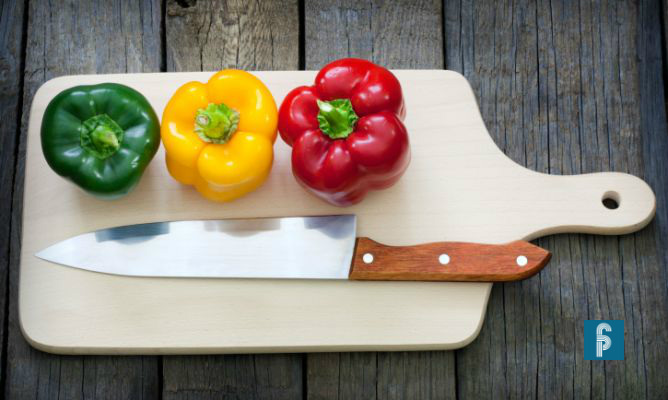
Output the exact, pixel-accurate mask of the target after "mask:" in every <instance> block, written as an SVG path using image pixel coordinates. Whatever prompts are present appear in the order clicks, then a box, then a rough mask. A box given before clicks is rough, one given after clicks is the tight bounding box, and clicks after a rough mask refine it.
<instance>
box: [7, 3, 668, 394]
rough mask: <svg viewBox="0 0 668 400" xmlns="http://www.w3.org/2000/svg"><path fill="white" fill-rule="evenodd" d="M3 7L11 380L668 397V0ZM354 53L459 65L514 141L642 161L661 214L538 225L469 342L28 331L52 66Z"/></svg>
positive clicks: (37, 387)
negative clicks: (83, 351) (617, 351)
mask: <svg viewBox="0 0 668 400" xmlns="http://www.w3.org/2000/svg"><path fill="white" fill-rule="evenodd" d="M1 7H2V9H1V11H0V87H1V88H2V90H1V91H0V113H1V114H0V119H1V120H2V121H3V123H2V125H0V132H1V137H0V141H1V142H0V143H1V147H0V153H1V154H0V157H1V158H0V188H1V189H0V268H2V272H1V273H0V288H1V289H0V290H1V291H2V292H1V294H0V318H1V320H2V324H0V339H1V340H2V347H1V348H0V355H1V357H0V359H1V364H0V367H1V374H0V385H3V387H4V393H5V394H6V397H7V398H26V399H33V398H56V397H58V398H66V399H74V398H93V397H96V398H97V397H100V398H107V397H109V398H132V399H135V398H162V397H164V398H170V399H171V398H235V399H236V398H239V399H245V398H272V399H273V398H276V399H297V398H309V399H329V398H341V399H375V398H379V399H388V398H389V399H441V398H455V397H460V398H474V399H476V398H505V397H512V398H527V397H531V398H535V397H537V398H548V399H550V398H587V397H596V398H603V397H605V398H613V397H614V398H645V397H647V398H666V397H668V379H666V378H665V376H666V373H665V368H664V366H665V364H666V362H667V361H668V286H667V282H668V279H667V278H668V268H667V266H668V252H667V251H666V242H667V239H668V236H667V235H666V232H667V230H668V207H667V204H666V203H667V201H666V193H667V189H668V173H667V171H668V134H667V133H668V131H667V129H666V103H665V97H664V91H665V85H664V84H665V82H664V79H665V78H666V72H667V71H668V65H667V64H666V54H667V49H666V48H665V43H666V40H665V34H664V32H663V31H662V26H665V23H664V22H665V20H666V18H667V17H668V4H666V2H665V1H663V4H662V2H660V1H659V0H639V1H624V0H622V1H616V2H609V3H608V2H607V1H591V2H590V1H581V2H579V3H578V2H569V1H564V2H562V1H557V0H553V1H544V0H539V1H537V2H535V1H531V0H517V1H506V0H504V1H491V0H490V1H474V0H459V1H448V0H446V1H445V2H444V3H441V2H439V1H429V0H425V1H360V2H355V1H345V0H343V1H342V0H328V1H324V0H323V1H308V0H307V1H299V2H298V1H290V0H281V1H258V2H246V1H241V0H239V1H227V2H226V1H222V2H209V1H205V0H199V1H195V0H178V1H173V0H167V1H166V2H165V1H162V0H153V1H146V2H143V3H139V2H134V1H129V0H127V1H126V0H122V1H114V2H111V1H97V2H95V3H94V4H89V2H87V1H81V2H77V1H67V2H60V1H53V0H52V1H46V0H31V1H27V0H26V1H25V3H24V2H23V1H11V0H5V1H3V2H2V5H1ZM344 56H358V57H364V58H367V59H371V60H373V61H376V62H379V63H381V64H384V65H386V66H389V67H392V68H448V69H452V70H456V71H459V72H461V73H463V74H464V75H465V76H466V77H467V78H468V79H469V81H470V82H471V84H472V85H473V87H474V90H475V93H476V95H477V98H478V102H479V103H480V108H481V110H482V114H483V117H484V119H485V122H486V124H487V126H488V128H489V131H490V133H491V134H492V136H493V137H494V140H495V141H496V143H497V144H498V145H499V147H500V148H501V149H502V150H503V151H505V152H506V154H507V155H508V156H509V157H511V158H512V159H514V160H515V161H517V162H519V163H521V164H524V165H526V166H527V167H529V168H532V169H535V170H538V171H541V172H549V173H553V174H572V173H583V172H592V171H607V170H613V171H623V172H629V173H632V174H635V175H638V176H640V177H642V178H644V179H645V180H646V181H647V182H649V183H650V185H651V186H652V187H653V188H654V190H655V192H656V195H657V200H658V206H657V216H656V220H655V221H654V222H653V223H652V224H651V225H650V226H648V227H647V228H645V229H643V230H642V231H640V232H638V233H636V234H634V235H628V236H622V237H597V236H588V235H559V236H553V237H547V238H544V239H541V240H539V241H538V244H539V245H541V246H543V247H545V248H548V249H550V250H551V251H552V252H553V253H554V257H553V260H552V262H551V264H550V266H549V268H546V269H545V270H543V271H542V272H541V273H540V275H538V276H536V277H533V278H531V279H528V280H526V281H523V282H518V283H508V284H503V285H495V286H494V289H493V292H492V296H491V299H490V303H489V308H488V311H487V316H486V319H485V323H484V326H483V329H482V332H481V333H480V336H479V337H478V339H477V340H476V341H475V342H474V343H472V344H471V345H469V346H468V347H466V348H464V349H462V350H458V351H450V352H401V353H340V354H339V353H334V354H286V355H283V354H278V355H239V356H178V357H177V356H165V357H108V356H104V357H96V356H86V357H79V356H55V355H50V354H46V353H42V352H39V351H36V350H34V349H32V348H31V347H30V346H29V345H28V344H27V343H26V342H25V340H24V339H23V337H22V335H21V332H20V328H19V321H18V314H17V288H18V285H17V282H18V264H19V260H18V257H19V248H20V246H21V242H20V237H21V208H22V199H23V189H22V188H23V168H24V154H25V140H24V135H25V132H26V125H27V120H28V115H29V109H30V104H31V101H32V98H33V95H34V93H35V91H36V90H37V88H38V87H39V86H40V85H41V84H42V83H43V82H45V81H46V80H48V79H50V78H53V77H56V76H60V75H67V74H80V73H89V74H93V73H110V72H149V71H151V72H152V71H198V70H207V71H213V70H218V69H221V68H226V67H239V68H244V69H251V70H252V69H270V70H271V69H277V70H294V69H318V68H319V67H321V66H322V65H324V64H325V63H326V62H328V61H329V60H332V59H336V58H339V57H344ZM546 211H549V210H546ZM584 319H623V320H624V321H625V329H626V332H625V344H626V348H625V357H626V360H625V361H606V362H590V361H584V359H583V334H582V329H583V328H582V326H583V325H582V321H583V320H584ZM662 371H663V372H662Z"/></svg>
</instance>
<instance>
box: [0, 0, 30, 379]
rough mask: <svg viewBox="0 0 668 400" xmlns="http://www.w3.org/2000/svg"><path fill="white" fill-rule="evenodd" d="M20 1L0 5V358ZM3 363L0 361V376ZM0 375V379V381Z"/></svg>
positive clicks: (18, 106) (18, 91) (17, 92)
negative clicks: (0, 122)
mask: <svg viewBox="0 0 668 400" xmlns="http://www.w3.org/2000/svg"><path fill="white" fill-rule="evenodd" d="M24 16H25V15H24V9H23V3H22V2H3V3H2V5H0V120H1V121H3V123H2V124H1V125H0V321H2V323H1V325H0V343H2V344H3V345H0V360H4V356H5V351H6V348H5V346H4V343H5V338H6V336H7V332H6V330H5V327H6V325H5V321H6V320H7V317H8V316H7V312H6V311H7V296H8V291H9V287H8V282H9V248H10V237H11V214H12V191H13V186H14V172H15V170H16V167H15V162H16V150H17V146H18V139H17V133H18V127H19V118H20V115H21V114H20V112H21V76H22V73H23V71H22V64H21V62H22V48H23V45H24V40H25V38H24V34H23V25H24V24H23V22H24ZM4 376H5V364H4V363H2V364H0V377H3V378H4ZM2 384H4V379H0V385H2Z"/></svg>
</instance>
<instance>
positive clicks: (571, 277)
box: [446, 1, 668, 399]
mask: <svg viewBox="0 0 668 400" xmlns="http://www.w3.org/2000/svg"><path fill="white" fill-rule="evenodd" d="M659 16H660V8H659V4H658V2H656V1H644V2H632V1H622V2H580V3H570V2H559V1H538V2H532V1H519V2H506V1H503V2H493V1H460V2H446V54H447V59H446V65H447V67H448V68H451V69H455V70H457V71H460V72H462V73H463V74H464V75H466V76H467V77H468V78H469V79H470V80H471V83H472V85H473V87H474V88H475V91H476V97H477V98H478V101H479V103H480V106H481V110H482V114H483V117H484V119H485V122H486V125H487V126H488V128H489V130H490V133H491V134H492V136H493V137H494V139H495V141H496V143H497V144H498V145H499V146H500V147H501V148H502V149H503V150H504V151H505V152H506V154H508V155H509V156H510V157H511V158H513V159H514V160H515V161H517V162H519V163H522V164H524V165H526V166H528V167H530V168H532V169H536V170H538V171H542V172H551V173H559V174H571V173H582V172H589V171H596V170H614V171H625V172H630V173H634V174H638V175H639V176H644V177H645V178H646V179H647V180H648V182H649V183H650V184H651V185H652V187H653V188H654V190H655V192H656V193H660V194H661V195H660V196H659V198H658V202H659V204H658V206H657V210H663V211H659V213H658V214H657V218H656V220H655V222H654V223H652V224H651V225H650V226H649V227H647V228H646V229H644V230H643V231H641V232H639V233H636V234H634V235H628V236H622V237H592V236H583V235H560V236H554V237H549V238H545V239H541V240H539V241H538V244H539V245H541V246H542V247H545V248H547V249H549V250H551V251H552V252H553V254H554V257H553V260H552V261H551V263H550V266H549V268H547V269H545V270H543V271H542V272H541V273H540V274H539V275H538V278H533V279H530V280H526V281H523V282H517V283H508V284H503V285H495V287H494V290H493V291H492V295H491V298H490V303H489V308H488V311H487V314H486V319H485V324H484V326H483V329H482V331H481V334H480V336H479V337H478V339H477V340H476V341H475V342H474V343H473V344H471V345H470V346H469V347H467V348H465V349H462V350H460V351H458V352H457V384H458V395H459V397H460V398H463V399H468V398H488V397H498V398H504V397H511V398H589V397H595V398H604V397H605V398H662V397H665V396H666V393H668V390H667V387H666V385H667V383H666V380H665V379H663V378H660V377H659V375H658V374H659V373H658V370H660V369H661V368H658V369H657V367H656V366H658V365H663V364H664V363H665V362H666V356H665V352H663V351H661V350H659V348H665V346H666V339H667V335H668V333H667V332H668V331H667V330H666V327H667V321H668V318H667V317H668V315H667V311H666V310H667V309H668V307H666V304H668V297H667V294H666V285H665V282H666V259H665V257H666V252H665V247H666V244H665V237H666V227H667V225H666V224H667V223H668V219H667V218H666V215H665V210H666V199H665V193H666V174H665V171H666V168H667V166H666V161H665V160H666V157H665V154H666V146H667V143H666V142H667V140H668V138H667V137H666V135H665V132H666V122H665V107H664V103H663V99H664V93H663V88H664V82H662V77H661V69H662V65H661V63H662V60H661V55H660V54H661V44H660V43H659V41H660V37H659V36H658V35H657V32H660V31H661V27H660V23H659ZM585 319H624V320H625V357H626V360H625V361H624V362H617V361H608V362H590V361H584V357H583V346H584V344H583V335H582V329H583V326H582V321H583V320H585Z"/></svg>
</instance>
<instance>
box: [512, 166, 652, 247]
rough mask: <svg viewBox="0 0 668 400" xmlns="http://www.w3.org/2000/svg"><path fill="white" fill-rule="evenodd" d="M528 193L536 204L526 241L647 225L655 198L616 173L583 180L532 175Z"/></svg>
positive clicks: (627, 230) (529, 210)
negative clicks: (561, 234) (541, 237)
mask: <svg viewBox="0 0 668 400" xmlns="http://www.w3.org/2000/svg"><path fill="white" fill-rule="evenodd" d="M535 177H536V178H535V180H534V181H526V182H525V183H526V184H527V185H532V188H531V192H532V193H533V196H537V197H538V198H536V199H534V201H532V202H531V205H530V206H528V207H527V209H526V210H525V212H526V213H529V214H531V218H530V219H528V220H529V221H533V222H532V223H530V229H531V230H530V232H529V233H528V234H527V235H525V236H524V238H525V239H533V238H536V237H540V236H545V235H549V234H555V233H568V232H579V233H592V234H601V235H620V234H626V233H631V232H635V231H637V230H639V229H641V228H642V227H644V226H645V225H647V224H648V223H649V222H650V221H651V220H652V218H653V217H654V214H655V212H656V197H655V195H654V192H653V191H652V189H651V188H650V187H649V185H648V184H647V183H646V182H645V181H643V180H642V179H640V178H638V177H636V176H633V175H629V174H624V173H619V172H599V173H593V174H582V175H546V174H539V173H535Z"/></svg>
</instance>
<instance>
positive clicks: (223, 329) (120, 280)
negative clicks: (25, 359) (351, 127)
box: [19, 70, 655, 354]
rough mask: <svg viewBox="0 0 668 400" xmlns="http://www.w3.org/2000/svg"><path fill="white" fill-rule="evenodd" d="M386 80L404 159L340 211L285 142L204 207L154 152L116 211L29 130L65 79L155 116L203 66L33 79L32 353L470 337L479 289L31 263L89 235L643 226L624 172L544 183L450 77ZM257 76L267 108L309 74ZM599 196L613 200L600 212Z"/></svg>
mask: <svg viewBox="0 0 668 400" xmlns="http://www.w3.org/2000/svg"><path fill="white" fill-rule="evenodd" d="M395 72H396V75H397V77H398V78H399V80H400V81H401V82H402V85H403V89H404V94H405V97H406V105H407V110H408V115H407V118H406V125H407V127H408V130H409V133H410V139H411V146H412V161H411V164H410V166H409V168H408V170H407V172H406V174H405V175H404V177H403V178H402V179H401V180H400V181H399V183H398V184H397V185H396V186H394V187H393V188H391V189H389V190H386V191H383V192H376V193H373V194H371V195H369V196H368V197H367V199H366V200H365V201H363V202H362V203H361V204H359V205H356V206H354V207H350V208H337V207H333V206H330V205H328V204H325V203H324V202H322V201H319V200H317V199H315V198H314V197H312V196H310V195H309V194H307V193H305V192H304V191H303V190H302V189H301V188H300V187H299V186H298V185H297V183H296V182H295V180H294V178H293V177H292V173H291V169H290V162H289V161H290V148H289V147H287V146H286V145H285V144H284V143H282V142H281V140H280V138H279V139H278V140H277V142H276V146H275V150H276V157H275V163H274V168H273V170H272V172H271V174H270V177H269V179H268V181H267V182H266V183H265V184H264V186H262V187H261V188H260V189H259V190H258V191H256V192H254V193H252V194H250V195H249V196H247V197H244V198H242V199H241V200H238V201H235V202H232V203H228V204H217V203H212V202H208V201H206V200H204V199H203V198H201V197H200V196H199V195H198V194H197V193H196V192H195V191H194V189H193V188H191V187H186V186H181V185H179V184H178V183H176V182H175V181H174V180H172V179H171V178H170V176H169V175H168V174H167V171H166V168H165V165H164V153H163V151H162V149H161V150H160V152H158V154H157V155H156V157H155V159H154V160H153V162H152V163H151V165H150V167H149V168H148V170H147V171H146V174H145V175H144V177H143V179H142V181H141V183H140V185H139V186H138V187H137V189H136V190H135V191H134V192H133V193H131V194H130V195H129V196H127V197H125V198H123V199H121V200H117V201H113V202H106V201H102V200H97V199H95V198H92V197H90V196H88V195H85V194H84V193H83V192H81V191H80V190H79V189H78V188H77V187H75V186H73V185H72V184H70V183H69V182H66V181H65V180H63V179H61V178H60V177H58V176H57V175H56V174H55V173H53V172H52V171H51V170H50V169H49V167H48V166H47V164H46V162H45V160H44V157H43V156H42V152H41V148H40V140H39V130H40V124H41V120H42V115H43V112H44V109H45V107H46V105H47V104H48V102H49V101H50V100H51V99H52V98H53V97H54V96H55V95H56V94H57V93H58V92H60V91H61V90H63V89H65V88H68V87H71V86H74V85H80V84H92V83H100V82H118V83H123V84H125V85H129V86H131V87H133V88H135V89H137V90H139V91H140V92H142V93H143V94H144V95H145V96H146V97H147V98H148V99H149V101H150V102H151V104H152V105H153V107H154V108H155V110H156V112H157V113H158V115H161V114H162V110H163V107H164V106H165V104H166V102H167V100H168V99H169V97H170V96H171V95H172V93H173V92H174V91H175V90H176V88H177V87H179V86H180V85H182V84H183V83H185V82H187V81H190V80H199V81H206V80H207V79H208V78H209V77H210V76H211V75H212V73H206V72H201V73H200V72H197V73H161V74H131V75H90V76H66V77H61V78H56V79H54V80H51V81H49V82H47V83H45V84H44V85H43V86H42V87H41V88H40V89H39V91H38V92H37V94H36V95H35V98H34V101H33V104H32V109H31V114H30V124H29V128H28V147H27V159H26V177H25V195H24V207H23V242H22V243H23V247H22V251H21V274H20V286H19V291H20V293H19V313H20V321H21V327H22V330H23V333H24V335H25V337H26V339H27V340H28V341H29V342H30V343H31V344H32V345H33V346H35V347H37V348H39V349H41V350H45V351H49V352H55V353H76V354H81V353H97V354H100V353H108V354H130V353H144V354H168V353H172V354H176V353H246V352H302V351H349V350H421V349H453V348H458V347H462V346H465V345H466V344H468V343H470V342H471V341H472V340H473V339H474V338H475V337H476V335H477V334H478V332H479V330H480V328H481V324H482V321H483V316H484V312H485V308H486V305H487V299H488V296H489V293H490V289H491V286H492V285H491V284H489V283H438V282H436V283H426V282H346V281H296V280H294V281H272V280H225V279H155V278H129V277H120V276H110V275H104V274H98V273H93V272H86V271H82V270H76V269H71V268H67V267H63V266H59V265H55V264H51V263H48V262H45V261H42V260H40V259H38V258H36V257H35V256H34V255H33V254H34V253H35V252H37V251H39V250H41V249H42V248H44V247H46V246H49V245H51V244H53V243H55V242H57V241H60V240H63V239H66V238H68V237H71V236H73V235H77V234H80V233H83V232H88V231H91V230H95V229H100V228H106V227H112V226H118V225H125V224H136V223H143V222H156V221H165V220H185V219H218V218H243V217H278V216H303V215H327V214H342V213H346V214H349V213H354V214H357V216H358V235H359V236H368V237H371V238H373V239H375V240H377V241H380V242H383V243H385V244H390V245H410V244H417V243H425V242H432V241H445V240H448V241H476V242H487V243H502V242H507V241H511V240H515V239H532V238H535V237H538V236H543V235H548V234H553V233H559V232H588V233H597V234H623V233H629V232H633V231H636V230H638V229H640V228H642V227H643V226H645V225H646V224H647V223H648V222H649V221H650V220H651V218H652V217H653V215H654V211H655V198H654V194H653V193H652V190H651V189H650V188H649V187H648V185H647V184H645V182H643V181H642V180H640V179H638V178H636V177H633V176H630V175H626V174H621V173H598V174H587V175H579V176H552V175H545V174H540V173H536V172H532V171H530V170H527V169H525V168H523V167H521V166H519V165H517V164H515V163H514V162H513V161H511V160H510V159H508V158H506V156H505V155H504V154H503V153H502V152H501V151H500V150H499V149H498V148H497V147H496V145H495V144H494V142H493V141H492V139H491V138H490V136H489V134H488V132H487V130H486V129H485V126H484V124H483V121H482V119H481V116H480V113H479V111H478V106H477V104H476V100H475V97H474V95H473V92H472V90H471V87H470V86H469V84H468V82H467V81H466V79H465V78H464V77H462V76H461V75H459V74H457V73H455V72H451V71H425V70H422V71H395ZM256 75H257V76H258V77H259V78H260V79H262V80H263V81H264V82H265V83H266V84H267V86H268V87H269V89H270V90H271V91H272V93H273V94H274V96H275V98H276V101H277V104H280V102H281V100H282V99H283V97H284V95H285V94H286V93H287V92H288V91H289V90H290V89H292V88H294V87H296V86H298V85H303V84H310V83H311V82H312V81H313V78H314V76H315V72H312V71H306V72H304V71H301V72H257V73H256ZM557 140H558V139H557ZM606 197H608V198H613V199H615V200H616V201H617V202H618V203H619V207H618V208H617V209H614V210H612V209H608V208H606V207H605V206H604V205H603V204H602V199H603V198H606ZM186 250H187V249H185V248H184V251H186ZM258 251H262V249H258ZM547 268H552V266H550V265H548V266H547ZM534 279H535V278H534Z"/></svg>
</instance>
